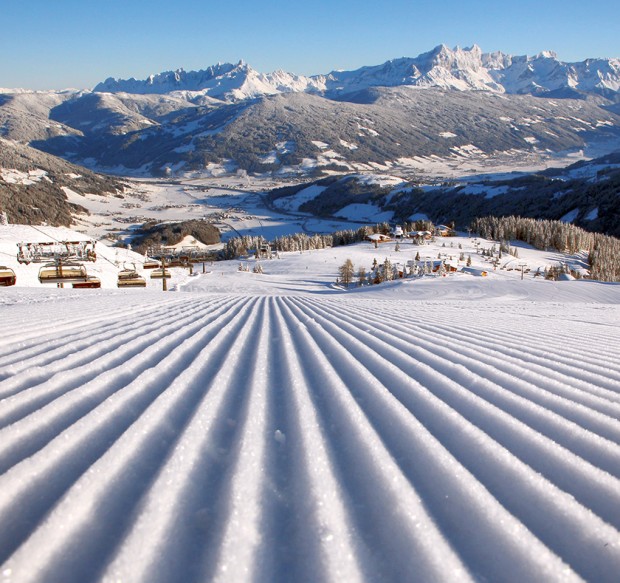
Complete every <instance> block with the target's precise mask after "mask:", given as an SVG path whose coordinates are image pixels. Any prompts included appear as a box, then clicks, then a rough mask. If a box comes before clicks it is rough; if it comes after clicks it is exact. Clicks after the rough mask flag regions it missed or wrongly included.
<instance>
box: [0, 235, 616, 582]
mask: <svg viewBox="0 0 620 583" xmlns="http://www.w3.org/2000/svg"><path fill="white" fill-rule="evenodd" d="M468 241H469V240H468V239H467V238H466V237H460V238H456V239H454V240H453V241H449V242H448V246H447V247H443V244H442V242H441V241H438V242H437V243H436V244H431V245H427V246H422V247H418V246H414V245H411V244H407V245H405V244H403V245H402V247H401V250H400V251H399V252H396V251H395V249H394V244H386V245H384V246H380V247H379V248H378V249H375V248H374V247H373V245H372V244H370V243H366V244H360V245H356V246H352V247H340V248H333V249H324V250H321V251H314V252H304V253H286V254H282V256H281V258H280V259H273V260H271V261H262V262H261V263H262V266H263V268H264V271H265V273H264V274H263V275H259V274H254V273H251V272H244V271H238V270H237V266H238V263H239V262H238V261H236V262H222V263H221V264H220V263H215V264H213V265H211V266H209V271H208V273H205V274H202V273H199V275H197V276H189V275H187V272H185V271H182V270H179V275H175V277H176V279H175V280H174V282H173V286H172V287H173V289H174V290H175V291H172V292H167V293H163V292H161V291H157V289H156V288H154V287H153V288H147V289H146V290H145V289H141V290H140V289H134V290H116V289H100V290H71V289H56V288H45V287H44V286H41V285H40V284H38V282H36V283H27V282H26V283H25V284H24V285H26V287H17V286H16V287H12V288H0V313H1V314H2V323H3V335H2V338H1V339H0V524H1V525H2V528H1V529H0V564H1V566H0V580H1V581H3V582H6V583H8V582H13V583H16V582H19V583H28V582H32V583H34V582H37V583H40V582H45V583H55V582H56V583H83V582H85V581H88V582H92V581H101V582H113V581H114V582H116V581H131V582H132V583H133V582H140V581H143V582H145V583H146V582H148V583H168V582H171V581H183V582H202V581H227V582H229V581H235V582H236V581H259V582H269V583H271V582H276V581H296V582H297V581H299V582H308V583H309V582H316V581H334V582H343V581H368V582H371V581H372V582H374V581H390V582H392V581H393V582H402V581H421V582H433V581H436V582H444V581H458V582H461V581H515V582H519V583H521V582H523V581H545V582H547V581H580V580H584V579H585V580H588V581H596V582H600V581H603V582H604V581H609V582H615V581H617V577H618V573H619V572H620V421H619V419H620V359H619V358H618V357H619V355H620V330H619V327H618V323H619V322H620V285H615V284H601V283H598V282H589V281H566V282H549V281H542V280H540V278H533V277H532V276H531V274H528V275H527V277H525V279H523V280H521V274H520V273H518V274H517V273H516V272H515V271H514V270H513V271H510V272H508V269H504V270H501V269H498V270H496V271H495V270H493V269H492V268H490V272H489V274H488V276H487V277H474V276H471V275H465V274H454V275H450V276H448V277H427V278H422V279H405V280H398V281H396V282H391V283H387V284H383V285H378V286H367V287H364V288H353V289H351V290H349V291H341V290H339V289H337V288H336V287H335V286H334V281H335V277H336V274H337V266H338V265H340V264H342V262H343V261H344V259H345V258H347V257H350V258H351V259H352V260H353V262H354V263H355V265H356V266H358V265H360V266H361V265H364V266H365V267H366V268H367V269H368V268H369V267H370V263H371V262H372V259H373V257H377V258H378V259H379V260H382V259H383V257H385V256H389V257H390V258H391V259H392V260H394V261H395V260H396V258H397V257H400V258H402V261H403V262H405V261H406V260H407V259H410V258H411V257H412V256H413V254H415V253H416V251H420V254H421V255H422V256H424V255H428V256H429V257H436V255H437V253H439V252H445V253H450V252H455V253H457V254H458V252H459V251H454V250H451V249H452V248H451V247H450V244H453V245H455V246H456V245H457V244H461V245H462V246H463V248H464V250H465V252H466V253H469V252H470V251H471V250H472V248H473V247H472V248H467V245H468ZM469 244H470V245H471V241H469ZM2 249H4V248H2ZM7 249H8V247H7ZM519 251H520V256H521V260H520V261H522V262H527V263H528V264H530V265H531V266H532V268H534V267H535V265H536V262H538V263H539V264H544V263H545V262H548V261H552V260H553V259H554V258H553V257H552V256H550V255H548V254H544V253H542V252H536V251H534V250H531V249H526V248H522V249H520V250H519ZM106 253H107V252H106V251H105V250H101V249H100V250H99V251H98V257H99V255H102V254H103V255H105V254H106ZM127 253H129V252H127ZM3 261H4V260H3ZM473 261H474V265H475V266H477V267H479V268H480V267H482V266H484V265H485V264H484V262H483V259H482V257H481V256H479V255H476V254H475V253H474V254H473ZM98 262H99V259H98ZM247 262H248V263H253V262H254V260H253V259H248V260H247ZM112 263H113V261H111V260H110V261H106V262H105V264H106V265H108V266H110V267H109V268H110V269H112ZM29 267H31V266H21V267H20V268H19V269H20V272H19V273H18V282H19V281H20V279H19V278H20V276H23V270H25V269H26V268H29ZM487 267H488V266H487ZM16 269H17V266H16ZM102 269H103V268H102ZM180 274H184V275H180ZM22 279H23V277H22ZM18 285H19V283H18Z"/></svg>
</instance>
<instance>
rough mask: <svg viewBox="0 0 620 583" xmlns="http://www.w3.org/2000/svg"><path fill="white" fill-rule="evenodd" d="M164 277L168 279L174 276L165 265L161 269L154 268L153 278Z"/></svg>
mask: <svg viewBox="0 0 620 583" xmlns="http://www.w3.org/2000/svg"><path fill="white" fill-rule="evenodd" d="M164 277H165V278H166V279H168V278H170V277H172V274H171V273H170V272H169V271H168V270H167V269H164V268H163V267H161V268H159V269H154V270H153V271H152V272H151V279H163V278H164Z"/></svg>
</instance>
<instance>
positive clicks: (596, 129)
mask: <svg viewBox="0 0 620 583" xmlns="http://www.w3.org/2000/svg"><path fill="white" fill-rule="evenodd" d="M619 89H620V60H619V59H590V60H587V61H584V62H582V63H563V62H561V61H559V60H558V59H557V57H556V55H555V54H554V53H551V52H545V53H541V54H539V55H537V56H534V57H525V56H524V57H515V56H511V55H506V54H503V53H499V52H497V53H483V52H482V50H481V49H480V48H479V47H478V46H475V45H474V46H473V47H471V48H464V49H461V48H458V47H457V48H455V49H450V48H448V47H446V46H444V45H441V46H438V47H436V48H435V49H433V50H432V51H430V52H428V53H424V54H421V55H419V56H417V57H415V58H401V59H395V60H391V61H388V62H386V63H383V64H382V65H378V66H370V67H362V68H360V69H357V70H355V71H332V72H331V73H329V74H327V75H319V76H314V77H304V76H298V75H293V74H291V73H287V72H284V71H276V72H273V73H268V74H263V73H259V72H257V71H255V70H254V69H252V68H251V67H250V66H249V65H248V64H247V63H244V62H243V61H241V62H239V63H237V64H235V65H233V64H218V65H215V66H212V67H209V68H207V69H205V70H202V71H193V72H188V71H184V70H182V69H179V70H177V71H170V72H166V73H161V74H159V75H152V76H150V77H149V78H148V79H146V80H142V81H140V80H136V79H129V80H115V79H111V78H110V79H107V80H106V81H105V82H103V83H100V84H99V85H97V86H96V87H95V88H94V90H93V91H65V92H24V91H15V92H13V93H11V92H5V93H0V137H4V138H8V139H11V140H14V141H18V142H21V143H23V144H29V145H31V146H34V147H36V148H39V149H41V150H44V151H46V152H49V153H52V154H55V155H57V156H61V157H63V158H65V159H68V160H70V161H72V162H74V163H78V164H81V165H85V166H87V167H89V168H92V169H97V170H105V171H108V172H112V173H118V174H131V175H141V176H158V175H162V174H170V173H181V174H183V173H188V172H201V173H207V174H208V173H210V172H211V171H212V169H214V168H215V169H216V170H217V171H218V172H219V171H220V169H222V168H225V169H227V170H233V171H236V170H237V169H242V170H246V171H249V172H261V173H262V172H268V173H273V174H288V175H290V174H302V175H307V174H308V173H317V172H318V173H320V172H330V171H337V172H346V171H349V172H358V171H361V170H364V169H368V168H370V169H371V170H372V169H377V168H378V167H383V168H388V169H389V171H390V172H392V171H393V167H394V165H400V166H402V165H403V163H404V165H405V166H407V167H408V168H413V169H414V171H416V172H417V171H420V170H421V171H423V172H427V171H428V169H429V168H430V167H431V166H433V165H436V162H437V159H438V158H440V159H441V160H442V161H443V162H446V161H447V162H446V163H447V164H449V165H451V166H453V167H454V166H455V165H456V166H457V167H458V168H459V172H460V171H461V170H462V171H464V172H469V171H472V170H474V171H478V170H481V169H482V167H484V168H485V169H488V168H489V167H490V166H492V167H497V166H498V165H497V164H495V163H494V162H493V161H497V160H498V159H499V158H502V159H503V160H504V161H505V162H507V163H508V165H510V164H513V165H514V166H515V167H519V168H523V167H524V166H527V167H528V168H532V167H533V166H536V167H538V168H540V167H544V165H545V164H546V161H547V160H548V159H549V158H553V157H555V156H557V155H558V154H559V155H561V156H565V155H566V154H567V153H570V154H577V155H579V156H581V157H586V158H587V157H594V156H600V155H603V154H606V153H609V152H612V151H615V150H617V149H618V148H619V147H620V91H619ZM489 162H493V163H491V164H490V165H489ZM524 162H525V164H524ZM463 163H465V165H466V167H463V168H461V166H462V164H463ZM553 164H554V165H557V163H556V162H553ZM501 165H502V166H505V165H504V162H502V164H501ZM444 166H445V164H444Z"/></svg>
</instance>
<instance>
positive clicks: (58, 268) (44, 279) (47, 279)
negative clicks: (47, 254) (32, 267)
mask: <svg viewBox="0 0 620 583" xmlns="http://www.w3.org/2000/svg"><path fill="white" fill-rule="evenodd" d="M87 279H88V275H87V273H86V268H85V267H84V266H83V265H82V264H81V263H71V262H68V263H64V262H63V261H60V260H58V261H55V262H54V263H46V264H45V265H44V266H43V267H41V269H39V281H40V282H41V283H71V282H80V281H86V280H87Z"/></svg>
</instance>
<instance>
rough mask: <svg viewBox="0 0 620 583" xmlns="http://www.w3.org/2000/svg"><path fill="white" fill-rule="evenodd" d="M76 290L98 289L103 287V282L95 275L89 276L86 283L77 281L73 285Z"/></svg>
mask: <svg viewBox="0 0 620 583" xmlns="http://www.w3.org/2000/svg"><path fill="white" fill-rule="evenodd" d="M72 287H73V288H75V289H96V288H100V287H101V280H100V279H99V278H98V277H95V276H94V275H89V276H88V277H87V278H86V280H85V281H76V282H75V283H73V285H72Z"/></svg>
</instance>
